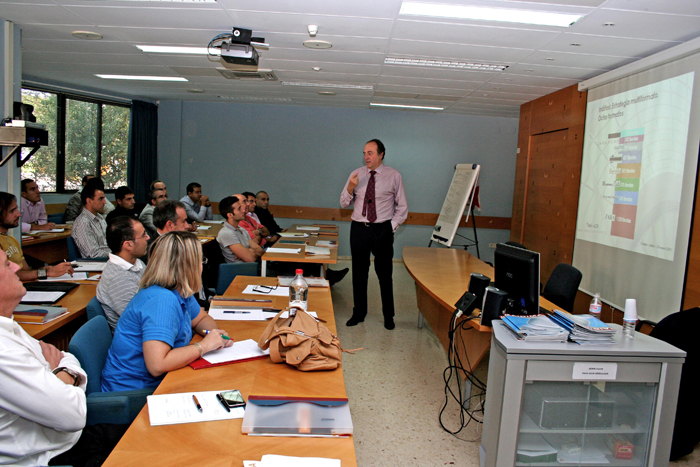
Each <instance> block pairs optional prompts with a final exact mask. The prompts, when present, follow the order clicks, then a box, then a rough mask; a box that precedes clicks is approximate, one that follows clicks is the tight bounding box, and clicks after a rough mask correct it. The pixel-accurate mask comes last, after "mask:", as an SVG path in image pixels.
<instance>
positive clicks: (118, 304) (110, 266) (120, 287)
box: [97, 216, 148, 332]
mask: <svg viewBox="0 0 700 467" xmlns="http://www.w3.org/2000/svg"><path fill="white" fill-rule="evenodd" d="M107 245H109V248H110V250H112V253H110V254H109V261H108V262H107V264H106V265H105V268H104V270H103V271H102V278H101V279H100V283H99V284H98V285H97V300H98V301H99V302H100V304H102V308H103V309H104V311H105V316H106V317H107V321H108V322H109V326H110V327H111V328H112V332H114V328H115V327H116V326H117V321H119V317H120V316H121V314H122V313H123V312H124V309H125V308H126V306H127V305H128V304H129V302H130V301H131V298H132V297H133V296H134V295H135V294H136V292H137V291H138V289H139V282H141V276H142V275H143V271H144V269H145V268H146V265H145V264H143V261H141V260H140V259H139V257H140V256H144V255H145V254H146V250H147V249H148V233H146V229H145V228H144V226H143V224H142V223H141V222H139V221H138V220H136V219H133V218H130V217H126V216H121V217H117V218H115V219H114V220H113V221H112V223H111V224H109V227H107Z"/></svg>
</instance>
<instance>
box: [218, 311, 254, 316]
mask: <svg viewBox="0 0 700 467" xmlns="http://www.w3.org/2000/svg"><path fill="white" fill-rule="evenodd" d="M224 313H232V314H234V315H247V314H250V311H238V310H224Z"/></svg>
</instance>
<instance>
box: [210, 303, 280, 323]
mask: <svg viewBox="0 0 700 467" xmlns="http://www.w3.org/2000/svg"><path fill="white" fill-rule="evenodd" d="M209 316H211V317H212V318H214V319H215V320H218V321H265V320H266V319H267V317H266V316H265V315H264V314H263V311H262V308H259V309H257V310H251V309H242V308H236V307H235V306H227V307H219V306H212V307H209Z"/></svg>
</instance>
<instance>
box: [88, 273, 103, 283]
mask: <svg viewBox="0 0 700 467" xmlns="http://www.w3.org/2000/svg"><path fill="white" fill-rule="evenodd" d="M100 279H102V274H95V275H94V276H91V277H88V278H87V280H89V281H95V282H99V281H100Z"/></svg>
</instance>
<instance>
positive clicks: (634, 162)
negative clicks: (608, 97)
mask: <svg viewBox="0 0 700 467" xmlns="http://www.w3.org/2000/svg"><path fill="white" fill-rule="evenodd" d="M610 138H615V139H617V145H616V146H615V147H617V148H618V150H617V154H616V155H615V156H613V157H611V158H610V162H611V165H613V167H612V170H611V173H614V174H615V181H614V186H615V195H614V196H615V197H614V198H613V199H614V201H613V209H612V214H610V215H611V216H612V218H611V219H610V220H611V221H612V224H611V227H610V235H614V236H615V237H623V238H629V239H634V228H635V225H636V222H637V208H638V204H639V181H640V177H641V171H642V150H643V146H644V129H643V128H639V129H635V130H627V131H623V132H621V133H613V134H611V135H610Z"/></svg>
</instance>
